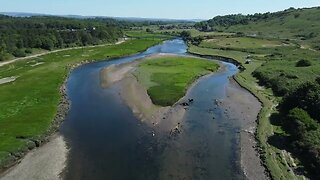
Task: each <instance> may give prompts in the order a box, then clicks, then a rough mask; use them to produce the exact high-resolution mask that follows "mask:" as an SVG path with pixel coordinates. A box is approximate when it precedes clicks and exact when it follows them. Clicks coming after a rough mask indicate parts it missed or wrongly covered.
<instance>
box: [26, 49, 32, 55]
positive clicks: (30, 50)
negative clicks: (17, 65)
mask: <svg viewBox="0 0 320 180" xmlns="http://www.w3.org/2000/svg"><path fill="white" fill-rule="evenodd" d="M24 52H25V53H27V54H31V53H32V49H30V48H27V49H26V50H25V51H24Z"/></svg>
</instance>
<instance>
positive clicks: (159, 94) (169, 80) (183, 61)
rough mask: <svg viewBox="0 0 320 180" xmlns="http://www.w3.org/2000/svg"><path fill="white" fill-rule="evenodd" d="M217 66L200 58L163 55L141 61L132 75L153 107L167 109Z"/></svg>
mask: <svg viewBox="0 0 320 180" xmlns="http://www.w3.org/2000/svg"><path fill="white" fill-rule="evenodd" d="M218 67H219V66H218V64H216V63H214V62H212V61H208V60H204V59H200V58H192V57H178V56H172V57H171V56H164V57H154V58H150V59H148V60H146V61H143V62H142V63H140V64H139V67H138V69H137V70H136V71H135V72H134V74H135V76H136V77H137V79H138V80H139V81H140V82H141V83H142V84H143V85H144V86H145V87H146V88H147V91H148V94H149V96H150V97H151V100H152V101H153V103H154V104H156V105H160V106H171V105H173V104H174V103H176V102H177V101H178V100H179V99H180V98H182V97H183V96H184V95H185V93H186V91H187V89H188V87H189V86H190V85H191V84H192V83H193V82H194V81H195V80H196V79H198V78H199V77H201V76H204V75H206V74H208V73H211V72H214V71H216V70H217V69H218Z"/></svg>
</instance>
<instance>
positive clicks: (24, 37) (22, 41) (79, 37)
mask: <svg viewBox="0 0 320 180" xmlns="http://www.w3.org/2000/svg"><path fill="white" fill-rule="evenodd" d="M122 25H123V26H124V25H125V23H124V22H120V21H116V20H113V19H103V20H101V19H71V18H63V17H51V16H50V17H40V16H38V17H9V16H3V15H0V60H6V59H8V58H10V57H12V56H15V57H23V56H26V54H28V53H32V49H33V48H38V49H45V50H52V49H55V48H66V47H73V46H86V45H95V44H101V43H109V42H115V41H117V39H118V38H120V37H122V36H123V32H122V30H121V26H122Z"/></svg>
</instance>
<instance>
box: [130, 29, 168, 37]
mask: <svg viewBox="0 0 320 180" xmlns="http://www.w3.org/2000/svg"><path fill="white" fill-rule="evenodd" d="M125 34H126V35H127V36H128V37H133V38H141V37H142V38H147V37H149V38H153V37H157V38H171V37H172V36H170V35H166V34H161V33H157V32H154V33H149V32H146V31H144V30H131V31H126V32H125Z"/></svg>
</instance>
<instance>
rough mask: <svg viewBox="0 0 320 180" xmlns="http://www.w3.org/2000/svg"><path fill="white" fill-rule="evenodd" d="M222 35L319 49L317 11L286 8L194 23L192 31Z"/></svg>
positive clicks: (318, 13)
mask: <svg viewBox="0 0 320 180" xmlns="http://www.w3.org/2000/svg"><path fill="white" fill-rule="evenodd" d="M207 26H208V27H210V29H212V30H218V31H226V32H242V33H244V34H246V35H249V36H256V37H268V38H277V39H290V40H295V41H298V42H299V43H301V45H310V46H311V47H312V48H314V49H318V50H319V49H320V45H319V44H318V42H319V40H320V36H319V35H320V34H319V32H320V7H314V8H305V9H294V8H290V9H287V10H284V11H280V12H275V13H264V14H258V13H257V14H254V15H248V16H244V15H228V16H218V17H215V18H213V19H210V20H208V21H204V22H201V23H198V24H197V25H196V27H197V28H198V29H199V28H200V29H203V28H206V27H207Z"/></svg>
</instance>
